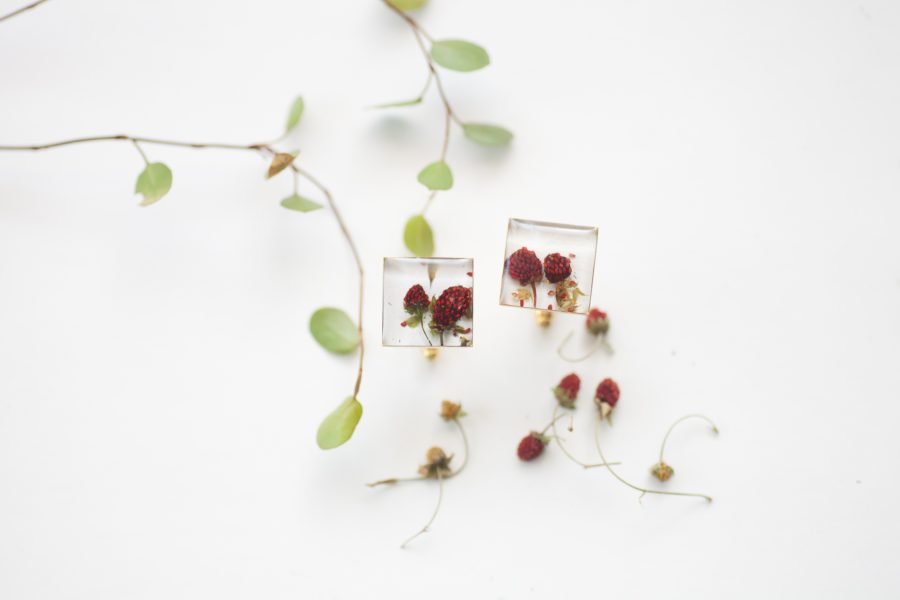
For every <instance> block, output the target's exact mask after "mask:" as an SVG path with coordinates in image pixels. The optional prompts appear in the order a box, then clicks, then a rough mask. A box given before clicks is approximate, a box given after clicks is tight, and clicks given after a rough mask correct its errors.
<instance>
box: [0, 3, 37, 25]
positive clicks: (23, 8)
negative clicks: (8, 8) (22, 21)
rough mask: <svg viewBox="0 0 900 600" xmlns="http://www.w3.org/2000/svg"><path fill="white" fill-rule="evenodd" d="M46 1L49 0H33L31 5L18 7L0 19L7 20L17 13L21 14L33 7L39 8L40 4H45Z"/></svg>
mask: <svg viewBox="0 0 900 600" xmlns="http://www.w3.org/2000/svg"><path fill="white" fill-rule="evenodd" d="M46 1H47V0H37V1H36V2H32V3H31V4H29V5H27V6H23V7H22V8H17V9H16V10H14V11H12V12H11V13H8V14H5V15H3V16H0V21H5V20H7V19H12V18H13V17H15V16H16V15H20V14H22V13H23V12H26V11H29V10H31V9H32V8H37V7H38V6H40V5H41V4H43V3H44V2H46Z"/></svg>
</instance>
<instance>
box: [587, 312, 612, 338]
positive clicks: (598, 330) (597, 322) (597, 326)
mask: <svg viewBox="0 0 900 600" xmlns="http://www.w3.org/2000/svg"><path fill="white" fill-rule="evenodd" d="M585 325H586V326H587V329H588V331H590V332H591V333H592V334H594V335H606V333H607V332H608V331H609V318H608V317H607V316H606V313H605V312H603V311H602V310H600V309H599V308H592V309H591V310H590V312H588V315H587V320H586V322H585Z"/></svg>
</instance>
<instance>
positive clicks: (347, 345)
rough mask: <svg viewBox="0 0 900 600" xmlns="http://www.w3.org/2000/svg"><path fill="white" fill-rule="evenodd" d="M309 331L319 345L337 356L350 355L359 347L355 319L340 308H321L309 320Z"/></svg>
mask: <svg viewBox="0 0 900 600" xmlns="http://www.w3.org/2000/svg"><path fill="white" fill-rule="evenodd" d="M309 331H310V333H312V336H313V337H314V338H315V339H316V341H317V342H319V345H320V346H322V347H323V348H325V349H326V350H328V351H329V352H334V353H335V354H349V353H351V352H353V351H354V350H356V347H357V346H358V345H359V331H358V330H357V328H356V324H355V323H353V319H351V318H350V317H349V316H347V313H345V312H344V311H342V310H341V309H339V308H320V309H319V310H317V311H316V312H314V313H313V314H312V317H310V319H309Z"/></svg>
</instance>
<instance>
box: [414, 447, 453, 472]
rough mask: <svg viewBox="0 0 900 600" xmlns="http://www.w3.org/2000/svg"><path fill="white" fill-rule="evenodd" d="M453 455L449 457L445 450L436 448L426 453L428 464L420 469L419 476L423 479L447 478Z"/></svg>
mask: <svg viewBox="0 0 900 600" xmlns="http://www.w3.org/2000/svg"><path fill="white" fill-rule="evenodd" d="M452 459H453V455H452V454H451V455H450V456H447V453H446V452H444V451H443V449H441V448H438V447H437V446H434V447H432V448H429V449H428V452H426V453H425V460H426V461H427V462H426V464H424V465H422V466H421V467H419V475H421V476H422V477H435V478H436V477H438V475H440V476H441V477H446V476H447V475H449V474H450V461H451V460H452Z"/></svg>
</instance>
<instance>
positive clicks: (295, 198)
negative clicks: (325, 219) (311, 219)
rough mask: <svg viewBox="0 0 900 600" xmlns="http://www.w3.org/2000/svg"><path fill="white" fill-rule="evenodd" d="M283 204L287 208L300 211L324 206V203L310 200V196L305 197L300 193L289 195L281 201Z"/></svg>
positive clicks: (308, 210) (309, 210) (310, 210)
mask: <svg viewBox="0 0 900 600" xmlns="http://www.w3.org/2000/svg"><path fill="white" fill-rule="evenodd" d="M281 205H282V206H283V207H285V208H289V209H291V210H296V211H299V212H312V211H314V210H319V209H320V208H322V205H321V204H319V203H318V202H315V201H313V200H310V199H309V198H305V197H303V196H301V195H299V194H293V195H291V196H288V197H287V198H285V199H284V200H282V201H281Z"/></svg>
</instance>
